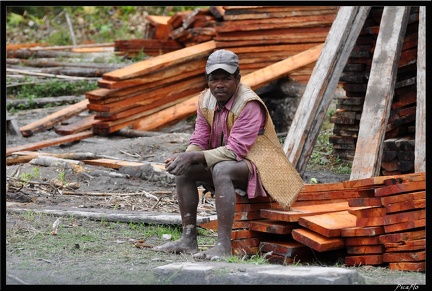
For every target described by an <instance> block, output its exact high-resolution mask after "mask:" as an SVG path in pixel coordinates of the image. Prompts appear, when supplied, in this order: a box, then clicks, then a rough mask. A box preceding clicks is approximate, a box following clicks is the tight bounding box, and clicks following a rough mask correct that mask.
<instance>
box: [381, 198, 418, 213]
mask: <svg viewBox="0 0 432 291" xmlns="http://www.w3.org/2000/svg"><path fill="white" fill-rule="evenodd" d="M384 207H385V208H386V209H387V213H393V212H402V211H407V210H414V209H420V208H426V199H417V200H409V201H403V202H396V203H389V204H387V205H385V206H384Z"/></svg>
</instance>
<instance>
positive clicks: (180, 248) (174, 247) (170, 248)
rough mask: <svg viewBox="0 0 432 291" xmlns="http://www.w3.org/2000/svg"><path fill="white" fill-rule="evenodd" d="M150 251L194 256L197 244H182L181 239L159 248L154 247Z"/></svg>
mask: <svg viewBox="0 0 432 291" xmlns="http://www.w3.org/2000/svg"><path fill="white" fill-rule="evenodd" d="M152 250H154V251H157V252H165V253H175V254H179V253H184V254H195V253H196V252H198V243H196V242H195V243H193V244H192V245H191V244H190V243H189V244H187V243H185V242H183V241H182V240H181V239H180V240H176V241H173V242H169V243H166V244H163V245H160V246H155V247H153V248H152Z"/></svg>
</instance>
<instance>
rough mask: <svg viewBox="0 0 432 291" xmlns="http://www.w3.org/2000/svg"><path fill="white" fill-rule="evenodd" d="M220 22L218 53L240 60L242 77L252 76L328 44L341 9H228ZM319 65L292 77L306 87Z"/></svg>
mask: <svg viewBox="0 0 432 291" xmlns="http://www.w3.org/2000/svg"><path fill="white" fill-rule="evenodd" d="M223 8H224V10H225V14H224V17H223V21H220V22H216V26H215V28H216V36H215V38H214V40H215V41H216V45H217V48H218V49H221V48H224V49H228V50H232V51H233V52H235V53H236V54H237V55H238V56H239V60H240V70H241V72H242V74H248V73H250V72H252V71H256V70H258V69H260V68H263V67H266V66H268V65H270V64H272V63H275V62H278V61H280V60H283V59H286V58H288V57H290V56H293V55H295V54H298V53H299V52H301V51H305V50H307V49H309V48H311V47H313V46H316V45H318V44H320V43H324V42H325V40H326V37H327V34H328V32H329V30H330V28H331V25H332V23H333V21H334V19H335V18H336V14H337V11H338V7H337V6H224V7H223ZM314 66H315V62H314V63H311V64H309V65H307V66H304V67H302V68H300V69H298V70H296V71H294V72H292V73H290V77H291V78H292V79H294V80H296V81H298V82H300V83H303V84H306V83H307V81H308V80H309V77H310V75H311V73H312V70H313V68H314Z"/></svg>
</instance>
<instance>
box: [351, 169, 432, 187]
mask: <svg viewBox="0 0 432 291" xmlns="http://www.w3.org/2000/svg"><path fill="white" fill-rule="evenodd" d="M390 179H396V180H397V181H399V183H403V182H404V181H406V182H408V181H423V180H425V179H426V172H418V173H411V174H399V175H391V176H374V177H368V178H360V179H355V180H348V181H343V184H344V186H345V187H346V188H378V187H381V186H383V185H385V183H386V181H387V180H390Z"/></svg>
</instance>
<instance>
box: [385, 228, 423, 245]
mask: <svg viewBox="0 0 432 291" xmlns="http://www.w3.org/2000/svg"><path fill="white" fill-rule="evenodd" d="M421 238H426V229H425V228H423V229H419V230H414V231H405V232H400V233H391V234H382V235H380V236H379V241H380V243H381V244H386V243H394V242H404V241H407V240H416V239H421Z"/></svg>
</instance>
